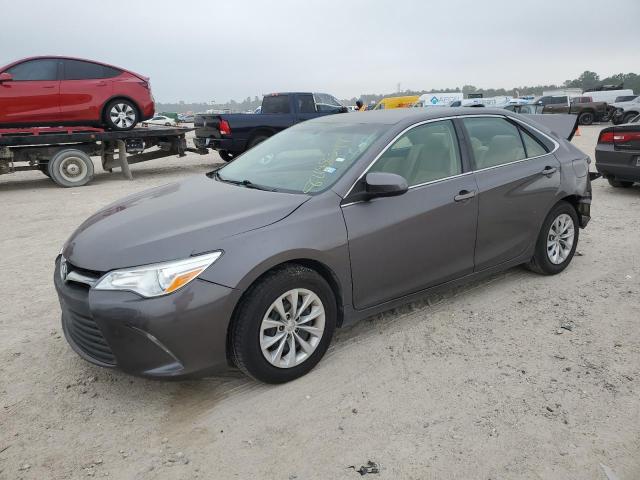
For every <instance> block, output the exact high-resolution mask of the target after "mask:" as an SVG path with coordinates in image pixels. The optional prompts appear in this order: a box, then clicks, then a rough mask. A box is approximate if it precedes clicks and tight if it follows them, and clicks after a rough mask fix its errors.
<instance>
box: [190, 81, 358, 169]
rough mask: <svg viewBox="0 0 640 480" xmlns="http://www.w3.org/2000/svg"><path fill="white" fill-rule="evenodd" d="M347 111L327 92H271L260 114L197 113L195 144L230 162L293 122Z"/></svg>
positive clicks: (265, 97)
mask: <svg viewBox="0 0 640 480" xmlns="http://www.w3.org/2000/svg"><path fill="white" fill-rule="evenodd" d="M347 111H348V109H347V108H346V107H344V106H342V105H341V104H340V102H338V100H336V99H335V98H334V97H333V96H331V95H328V94H326V93H307V92H286V93H272V94H269V95H265V96H264V98H263V99H262V107H261V110H260V113H231V114H221V115H216V114H204V113H200V114H197V115H196V117H195V122H194V126H195V129H196V132H195V135H196V138H195V139H194V143H195V146H196V148H198V149H199V150H204V149H207V148H213V149H214V150H218V153H219V154H220V157H221V158H222V159H223V160H226V161H229V160H231V159H233V158H234V157H235V156H237V155H240V154H241V153H242V152H244V151H245V150H249V149H250V148H251V147H253V146H255V145H257V144H258V143H260V142H262V141H263V140H265V139H267V138H269V137H270V136H271V135H275V134H276V133H278V132H280V131H282V130H284V129H285V128H289V127H290V126H292V125H295V124H296V123H299V122H303V121H305V120H309V119H311V118H316V117H320V116H322V115H329V114H332V113H346V112H347Z"/></svg>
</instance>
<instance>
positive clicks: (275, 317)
mask: <svg viewBox="0 0 640 480" xmlns="http://www.w3.org/2000/svg"><path fill="white" fill-rule="evenodd" d="M324 327H325V310H324V305H323V304H322V301H321V300H320V297H318V295H316V294H315V293H314V292H312V291H311V290H307V289H304V288H295V289H293V290H289V291H288V292H286V293H284V294H283V295H281V296H280V297H278V298H277V299H276V300H275V301H274V302H273V303H272V304H271V306H270V307H269V308H268V309H267V313H266V314H265V316H264V317H263V319H262V324H261V325H260V348H261V350H262V354H263V355H264V357H265V358H266V360H267V361H268V362H269V363H270V364H271V365H273V366H275V367H278V368H291V367H295V366H297V365H300V364H301V363H303V362H304V361H305V360H307V359H308V358H309V357H310V356H311V355H312V354H313V352H314V351H315V350H316V348H317V347H318V345H319V344H320V341H321V340H322V335H323V333H324Z"/></svg>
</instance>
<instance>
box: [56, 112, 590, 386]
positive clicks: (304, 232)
mask: <svg viewBox="0 0 640 480" xmlns="http://www.w3.org/2000/svg"><path fill="white" fill-rule="evenodd" d="M541 117H542V118H543V117H560V116H555V115H543V116H541ZM562 118H566V119H567V121H568V122H570V123H571V125H570V127H573V125H574V123H575V117H571V116H566V117H562ZM569 130H571V128H567V131H569ZM588 163H589V158H588V157H587V155H585V154H584V153H582V152H581V151H580V150H578V149H577V148H575V147H574V146H573V145H571V144H570V143H569V142H567V141H566V140H565V139H563V138H561V137H559V136H557V135H556V134H554V133H552V132H551V130H549V129H547V128H546V127H544V126H543V125H541V124H539V123H536V122H534V120H532V118H531V116H527V117H525V116H520V115H517V114H513V113H510V112H507V111H505V110H494V109H482V111H481V112H480V111H479V110H478V109H475V108H455V109H451V108H438V109H415V108H412V109H396V110H388V111H375V112H358V113H351V114H344V115H330V116H327V117H323V118H319V119H315V120H310V121H308V122H304V123H301V124H299V125H296V126H295V127H292V128H290V129H287V130H285V131H284V132H282V133H279V134H277V135H275V136H273V137H272V138H270V139H268V140H267V141H265V142H263V143H261V144H260V145H257V146H256V147H254V148H252V149H251V150H249V151H248V152H246V153H245V154H243V155H242V156H240V157H238V158H237V159H235V160H234V161H232V162H231V163H229V164H228V165H226V166H225V167H223V168H221V169H219V170H217V171H214V172H211V173H209V174H202V175H198V176H195V177H192V178H189V179H187V180H185V181H182V182H178V183H172V184H169V185H165V186H162V187H158V188H154V189H151V190H148V191H146V192H142V193H138V194H135V195H132V196H130V197H127V198H125V199H123V200H122V201H120V202H117V203H114V204H112V205H110V206H108V207H106V208H104V209H103V210H101V211H99V212H97V213H96V214H95V215H93V216H92V217H90V218H89V219H88V220H86V221H85V222H84V223H83V224H82V225H80V227H79V228H78V229H77V230H76V232H75V233H74V234H73V235H72V236H71V238H70V239H69V240H68V241H67V242H66V243H65V245H64V248H63V250H62V252H61V255H60V256H59V257H58V258H57V259H56V263H55V265H56V266H55V275H54V281H55V287H56V290H57V292H58V295H59V299H60V305H61V308H62V325H63V329H64V332H65V335H66V337H67V340H68V341H69V343H70V344H71V346H72V347H73V349H74V350H75V351H76V352H77V353H78V354H79V355H80V356H82V357H83V358H85V359H86V360H88V361H90V362H93V363H95V364H97V365H101V366H104V367H118V368H120V369H122V370H124V371H126V372H130V373H133V374H138V375H144V376H154V377H177V376H185V375H195V374H198V375H203V374H211V373H215V372H218V371H220V370H222V369H225V368H228V366H229V365H235V366H237V367H238V368H240V369H241V370H242V371H243V372H245V373H247V374H248V375H250V376H252V377H254V378H256V379H259V380H262V381H265V382H274V383H278V382H285V381H288V380H292V379H294V378H296V377H299V376H301V375H303V374H305V373H307V372H308V371H309V370H311V368H313V366H314V365H316V364H317V363H318V361H319V360H320V359H321V357H322V356H323V355H324V353H325V352H326V350H327V348H328V346H329V343H330V342H331V339H332V336H333V333H334V329H335V328H336V327H339V326H342V325H345V324H347V323H349V322H352V321H354V320H357V319H361V318H364V317H368V316H370V315H373V314H375V313H378V312H381V311H383V310H387V309H389V308H392V307H394V306H397V305H399V304H403V303H406V302H408V301H411V300H413V299H417V298H419V297H420V296H423V295H425V293H427V292H429V291H432V290H433V289H436V288H450V287H452V286H454V285H456V284H459V283H462V282H467V281H469V280H472V279H475V278H479V277H481V276H484V275H487V274H491V273H494V272H497V271H501V270H504V269H507V268H510V267H513V266H516V265H520V264H526V265H528V266H529V268H530V269H532V270H534V271H536V272H539V273H542V274H556V273H559V272H561V271H562V270H564V269H565V268H566V267H567V266H568V265H569V263H570V262H571V259H572V257H573V254H574V252H575V249H576V245H577V243H578V234H579V228H581V227H585V226H586V225H587V223H588V221H589V218H590V216H589V215H590V213H589V212H590V203H591V184H590V179H589V175H588Z"/></svg>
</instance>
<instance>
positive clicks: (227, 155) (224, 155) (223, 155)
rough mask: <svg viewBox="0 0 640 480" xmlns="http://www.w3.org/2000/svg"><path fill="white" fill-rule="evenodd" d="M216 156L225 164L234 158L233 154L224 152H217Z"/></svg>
mask: <svg viewBox="0 0 640 480" xmlns="http://www.w3.org/2000/svg"><path fill="white" fill-rule="evenodd" d="M218 155H220V158H221V159H222V160H224V161H225V162H230V161H231V160H233V157H235V155H234V154H233V153H230V152H227V151H226V150H218Z"/></svg>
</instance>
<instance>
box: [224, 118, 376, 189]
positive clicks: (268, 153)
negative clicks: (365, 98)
mask: <svg viewBox="0 0 640 480" xmlns="http://www.w3.org/2000/svg"><path fill="white" fill-rule="evenodd" d="M383 129H384V126H382V125H375V124H358V123H353V124H350V123H322V122H312V123H303V124H299V125H296V126H295V127H292V128H289V129H287V130H284V131H283V132H281V133H279V134H277V135H274V136H273V137H271V138H269V139H268V140H265V141H264V142H262V143H260V144H258V145H256V146H255V147H253V148H252V149H251V150H248V151H247V152H245V153H244V154H242V155H241V156H240V157H238V158H237V159H235V160H234V161H233V162H231V163H229V164H228V165H226V166H225V167H223V168H221V169H220V170H218V172H217V174H218V175H217V177H218V179H219V180H221V181H223V182H225V181H226V182H231V183H238V184H242V185H245V186H253V187H258V188H264V189H268V190H275V191H282V192H292V193H310V194H313V193H318V192H321V191H323V190H326V189H327V188H329V187H330V186H331V185H333V184H334V183H335V182H336V181H337V180H338V179H339V178H340V177H342V175H344V173H345V172H346V171H347V170H348V169H349V167H351V165H353V164H354V163H355V162H356V160H358V158H360V157H361V156H362V154H363V153H364V152H365V151H366V150H367V149H368V148H369V147H370V146H371V144H372V143H373V142H374V141H375V140H376V139H378V138H379V137H380V135H381V134H382V132H383V131H384V130H383Z"/></svg>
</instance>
